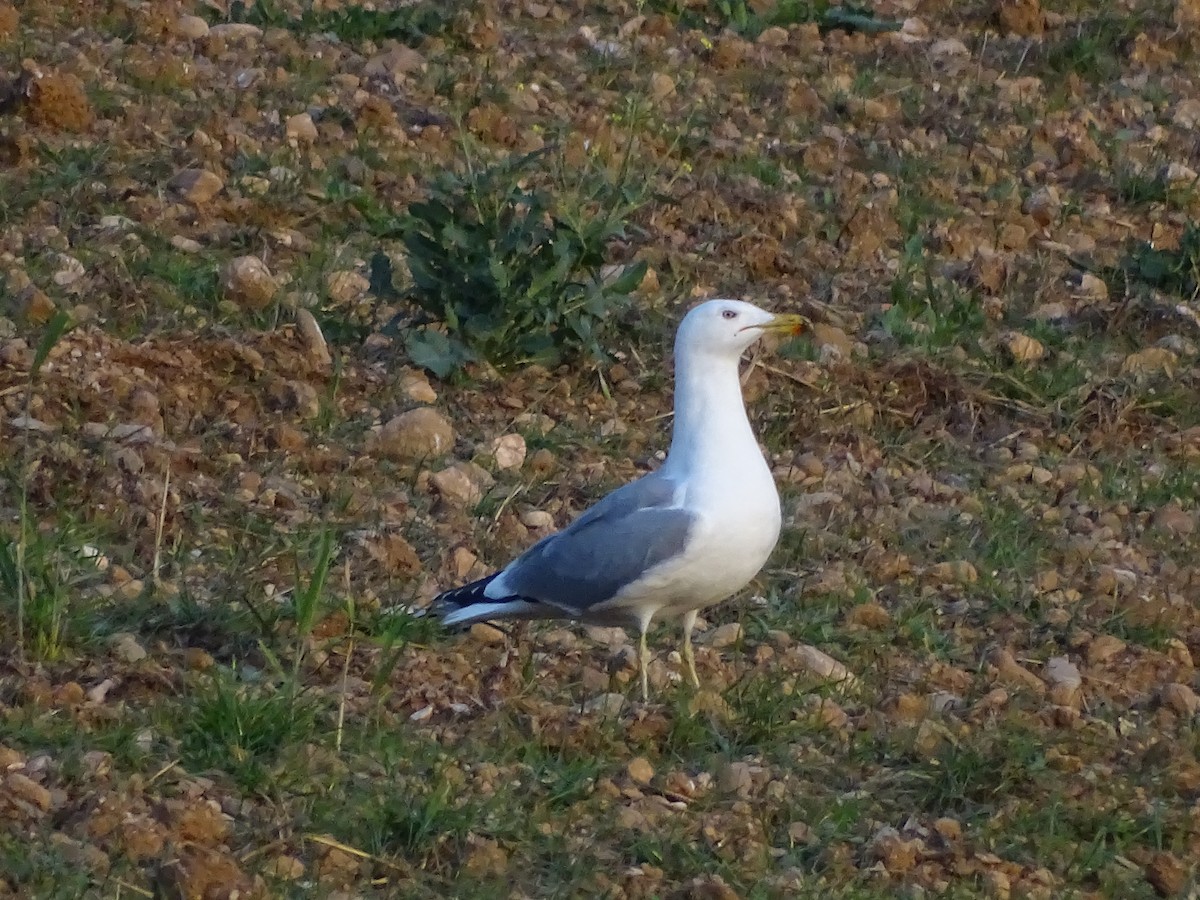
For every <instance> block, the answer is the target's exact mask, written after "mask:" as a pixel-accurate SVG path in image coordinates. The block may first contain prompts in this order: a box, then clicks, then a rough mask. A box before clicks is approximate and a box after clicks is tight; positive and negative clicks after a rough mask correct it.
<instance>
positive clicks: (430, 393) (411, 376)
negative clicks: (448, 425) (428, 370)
mask: <svg viewBox="0 0 1200 900" xmlns="http://www.w3.org/2000/svg"><path fill="white" fill-rule="evenodd" d="M400 391H401V393H403V394H404V396H406V397H407V398H408V399H409V400H414V401H416V402H417V403H436V402H437V391H435V390H434V389H433V385H431V384H430V383H429V379H428V378H427V377H425V373H424V372H405V373H404V375H402V376H401V377H400Z"/></svg>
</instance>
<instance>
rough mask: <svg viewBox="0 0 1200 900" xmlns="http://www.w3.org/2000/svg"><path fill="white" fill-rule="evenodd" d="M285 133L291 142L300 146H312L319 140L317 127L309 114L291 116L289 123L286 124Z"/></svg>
mask: <svg viewBox="0 0 1200 900" xmlns="http://www.w3.org/2000/svg"><path fill="white" fill-rule="evenodd" d="M284 133H286V134H287V136H288V139H289V140H293V141H296V142H297V143H300V144H312V143H315V142H316V140H317V126H316V125H315V124H314V123H313V119H312V116H310V115H309V114H308V113H298V114H297V115H294V116H289V117H288V120H287V122H285V123H284Z"/></svg>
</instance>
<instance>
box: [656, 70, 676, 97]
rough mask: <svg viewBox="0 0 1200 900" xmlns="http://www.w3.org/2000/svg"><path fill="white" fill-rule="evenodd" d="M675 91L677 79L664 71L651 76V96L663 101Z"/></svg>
mask: <svg viewBox="0 0 1200 900" xmlns="http://www.w3.org/2000/svg"><path fill="white" fill-rule="evenodd" d="M674 93H675V79H674V78H672V77H671V76H670V75H666V74H664V73H662V72H655V73H654V74H653V75H651V76H650V96H651V98H653V99H654V100H655V101H662V100H665V99H667V98H668V97H670V96H671V95H672V94H674Z"/></svg>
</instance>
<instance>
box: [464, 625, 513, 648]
mask: <svg viewBox="0 0 1200 900" xmlns="http://www.w3.org/2000/svg"><path fill="white" fill-rule="evenodd" d="M468 634H469V635H470V637H471V640H473V641H476V642H477V643H480V644H503V643H504V642H505V641H506V640H508V635H507V634H505V633H504V632H503V631H501V630H500V629H499V628H497V627H496V626H495V625H489V624H488V623H487V622H476V623H475V624H474V625H472V626H471V630H470V631H469V632H468Z"/></svg>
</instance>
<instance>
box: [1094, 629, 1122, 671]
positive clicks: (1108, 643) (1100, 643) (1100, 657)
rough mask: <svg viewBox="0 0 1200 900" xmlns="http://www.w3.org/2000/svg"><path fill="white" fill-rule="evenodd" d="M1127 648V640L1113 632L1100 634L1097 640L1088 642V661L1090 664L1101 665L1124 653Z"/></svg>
mask: <svg viewBox="0 0 1200 900" xmlns="http://www.w3.org/2000/svg"><path fill="white" fill-rule="evenodd" d="M1124 650H1125V642H1124V641H1123V640H1121V639H1120V638H1119V637H1116V636H1115V635H1111V634H1102V635H1099V636H1098V637H1097V638H1096V639H1095V640H1093V641H1092V642H1091V643H1090V644H1088V648H1087V661H1088V665H1092V666H1099V665H1103V664H1104V663H1106V662H1108V661H1109V660H1110V659H1112V658H1113V657H1114V656H1117V655H1119V654H1120V653H1123V652H1124Z"/></svg>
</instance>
